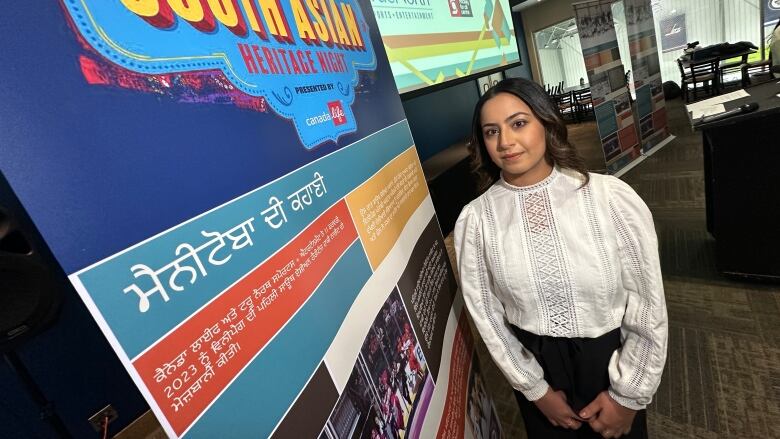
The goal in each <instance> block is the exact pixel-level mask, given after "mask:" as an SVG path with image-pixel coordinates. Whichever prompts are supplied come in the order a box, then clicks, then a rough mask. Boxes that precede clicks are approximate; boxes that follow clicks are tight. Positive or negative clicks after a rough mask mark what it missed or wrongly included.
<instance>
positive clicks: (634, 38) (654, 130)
mask: <svg viewBox="0 0 780 439" xmlns="http://www.w3.org/2000/svg"><path fill="white" fill-rule="evenodd" d="M623 3H624V6H625V14H626V30H627V33H628V47H629V51H630V52H631V65H632V66H633V68H634V74H633V77H634V89H635V90H636V112H637V118H638V119H639V137H640V139H641V143H642V152H643V153H646V152H648V151H649V150H651V149H652V148H653V147H654V146H656V145H658V144H659V143H660V142H662V141H663V140H665V139H667V138H669V130H668V128H667V123H666V101H665V100H664V90H663V86H662V84H663V81H662V80H661V66H660V61H659V59H658V43H657V39H656V35H655V27H654V25H653V7H652V5H651V4H650V0H623Z"/></svg>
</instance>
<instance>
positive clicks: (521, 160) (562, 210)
mask: <svg viewBox="0 0 780 439" xmlns="http://www.w3.org/2000/svg"><path fill="white" fill-rule="evenodd" d="M473 129H474V135H473V139H472V141H471V145H470V148H471V159H472V165H473V167H474V171H475V172H476V174H477V175H478V177H479V181H480V184H481V185H482V188H487V190H486V191H485V192H484V193H483V194H482V195H481V196H480V197H478V198H477V199H476V200H474V201H472V202H471V203H469V204H468V205H467V206H466V207H465V208H464V209H463V212H461V214H460V217H459V218H458V221H457V224H456V226H455V233H454V235H455V249H456V254H457V259H458V268H459V272H460V281H461V289H462V291H463V296H464V299H465V303H466V306H467V307H468V309H469V312H470V313H471V316H472V318H473V319H474V323H475V324H476V326H477V329H478V330H479V332H480V334H481V335H482V338H483V339H484V341H485V344H486V345H487V346H488V349H489V350H490V353H491V355H492V356H493V359H494V360H495V362H496V364H498V366H499V367H500V368H501V369H502V371H503V373H504V375H505V376H506V377H507V379H508V380H509V382H510V383H511V384H512V386H513V387H514V388H515V389H516V391H515V395H516V397H517V399H518V403H519V405H520V410H521V413H522V415H523V419H524V420H525V425H526V429H527V431H528V436H529V438H558V437H561V438H569V437H596V438H597V437H600V436H603V437H607V438H613V437H631V438H634V437H646V436H647V432H646V420H645V411H644V408H645V407H646V406H647V404H649V403H650V400H651V398H652V396H653V394H654V393H655V391H656V389H657V388H658V384H659V382H660V379H661V373H662V372H663V367H664V362H665V360H666V340H667V317H666V304H665V300H664V295H663V284H662V280H661V270H660V265H659V261H658V249H657V241H656V236H655V231H654V228H653V222H652V218H651V215H650V211H649V210H648V208H647V206H646V205H645V204H644V203H643V202H642V200H641V199H640V198H639V197H638V196H637V194H636V193H635V192H634V191H633V190H632V189H631V188H630V187H629V186H628V185H627V184H625V183H624V182H622V181H621V180H619V179H617V178H615V177H611V176H603V175H598V174H588V172H587V171H586V170H585V166H584V163H583V161H582V159H581V158H580V157H579V156H578V155H577V153H576V151H575V150H574V149H573V148H572V146H571V145H570V144H569V143H568V140H567V130H566V125H565V124H564V123H563V121H562V120H561V118H560V116H559V114H558V112H557V110H556V108H555V107H554V106H553V103H552V102H551V101H550V99H549V97H548V96H547V95H546V94H545V93H544V90H542V88H541V87H540V86H539V85H537V84H536V83H533V82H531V81H527V80H523V79H506V80H504V81H502V82H500V83H499V84H498V85H496V86H495V87H493V88H492V89H490V90H489V91H488V92H487V93H486V94H485V95H484V96H482V97H481V98H480V100H479V101H478V103H477V106H476V109H475V110H474V121H473ZM496 179H497V181H496ZM493 181H495V183H494V184H492V185H491V183H492V182H493ZM629 432H630V433H629Z"/></svg>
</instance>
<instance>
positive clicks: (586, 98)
mask: <svg viewBox="0 0 780 439" xmlns="http://www.w3.org/2000/svg"><path fill="white" fill-rule="evenodd" d="M572 100H573V101H574V113H575V117H576V119H577V121H578V122H581V121H583V120H584V119H585V117H586V116H588V115H595V113H594V112H593V95H592V94H591V92H590V87H588V88H584V89H582V90H577V91H575V92H572Z"/></svg>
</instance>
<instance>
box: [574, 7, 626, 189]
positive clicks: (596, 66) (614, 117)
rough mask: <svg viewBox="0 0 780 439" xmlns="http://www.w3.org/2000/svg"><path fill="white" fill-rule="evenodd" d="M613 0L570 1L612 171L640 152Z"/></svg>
mask: <svg viewBox="0 0 780 439" xmlns="http://www.w3.org/2000/svg"><path fill="white" fill-rule="evenodd" d="M611 4H612V2H611V1H609V0H596V1H589V2H582V3H575V4H573V5H572V6H573V8H574V15H575V17H576V20H577V29H578V31H579V37H580V44H581V45H582V55H583V57H584V58H585V68H586V70H587V72H588V80H589V82H590V87H591V93H592V96H593V107H594V111H595V113H596V124H597V126H598V130H599V137H600V138H601V145H602V148H603V149H604V159H605V161H606V166H607V171H608V172H609V173H615V172H617V171H619V170H620V169H621V168H623V167H625V166H626V165H627V164H629V163H630V162H631V161H633V160H635V159H637V158H638V157H639V156H640V154H641V148H640V143H639V139H638V137H637V130H636V126H635V121H634V115H633V112H632V111H631V95H630V93H629V90H628V87H627V82H626V72H625V70H624V68H623V63H622V62H621V61H620V50H619V49H618V42H617V34H616V33H615V24H614V21H613V17H612V8H611Z"/></svg>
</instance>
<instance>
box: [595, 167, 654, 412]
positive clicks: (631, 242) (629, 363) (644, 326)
mask: <svg viewBox="0 0 780 439" xmlns="http://www.w3.org/2000/svg"><path fill="white" fill-rule="evenodd" d="M610 183H611V184H610V186H611V188H610V202H609V210H610V216H611V217H612V222H613V224H614V225H615V228H616V232H617V237H618V246H619V251H620V260H621V261H622V262H621V278H622V286H623V288H624V289H625V290H626V292H627V294H628V299H627V302H626V308H625V313H624V315H623V321H622V323H621V326H620V329H621V339H622V342H623V343H622V346H621V348H620V349H618V350H617V351H615V353H614V354H613V355H612V358H611V360H610V363H609V380H610V388H609V394H610V396H612V398H613V399H614V400H615V401H617V402H618V403H619V404H621V405H622V406H624V407H628V408H630V409H634V410H641V409H643V408H645V406H647V404H650V401H651V400H652V397H653V395H654V394H655V391H656V390H657V389H658V385H659V384H660V382H661V375H662V373H663V369H664V363H665V362H666V343H667V338H668V323H667V315H666V300H665V299H664V286H663V280H662V279H661V264H660V261H659V259H658V239H657V238H656V234H655V227H654V226H653V218H652V215H651V214H650V209H648V208H647V205H645V203H644V201H642V199H641V198H639V195H637V194H636V192H634V190H633V189H631V187H630V186H629V185H628V184H626V183H625V182H623V181H621V180H619V179H617V178H611V179H610Z"/></svg>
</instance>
